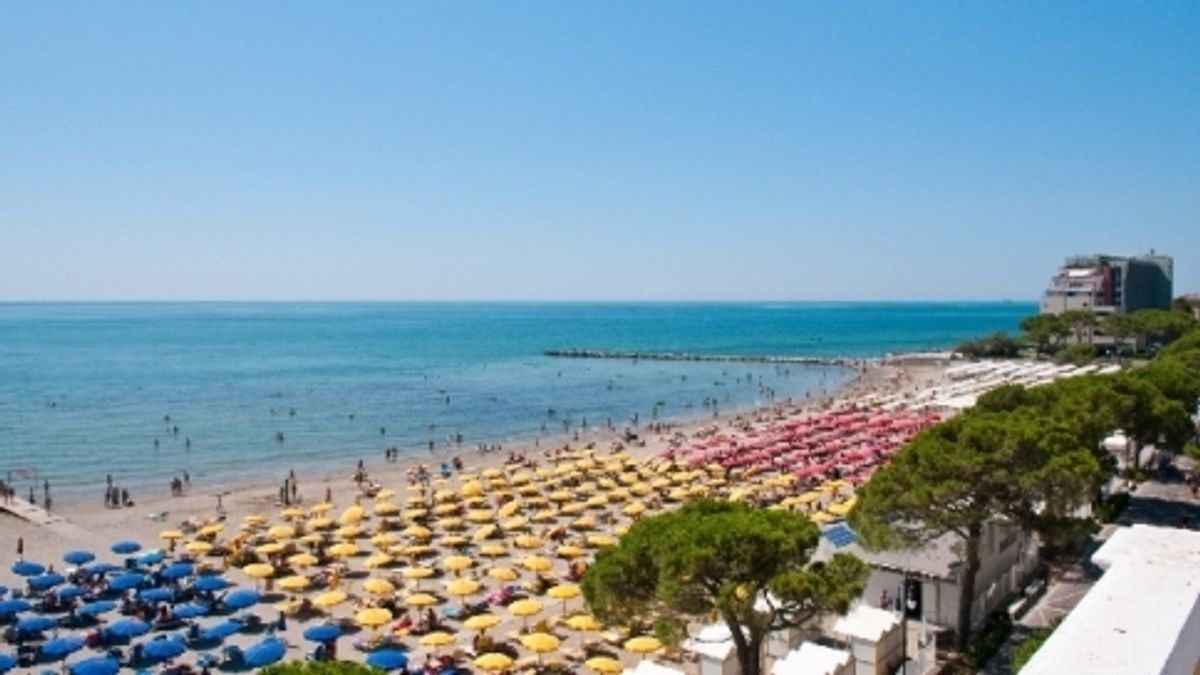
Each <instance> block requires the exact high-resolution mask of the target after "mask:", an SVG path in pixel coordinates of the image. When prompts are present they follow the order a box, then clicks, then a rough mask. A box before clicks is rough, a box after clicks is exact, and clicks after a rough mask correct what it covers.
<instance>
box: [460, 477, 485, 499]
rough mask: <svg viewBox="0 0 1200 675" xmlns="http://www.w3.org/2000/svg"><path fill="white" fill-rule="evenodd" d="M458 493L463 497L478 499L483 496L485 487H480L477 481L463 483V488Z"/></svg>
mask: <svg viewBox="0 0 1200 675" xmlns="http://www.w3.org/2000/svg"><path fill="white" fill-rule="evenodd" d="M458 493H459V494H461V495H462V496H463V497H478V496H479V495H482V494H483V485H480V484H479V483H478V482H477V481H471V482H469V483H463V486H462V487H461V488H459V490H458Z"/></svg>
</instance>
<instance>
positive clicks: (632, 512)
mask: <svg viewBox="0 0 1200 675" xmlns="http://www.w3.org/2000/svg"><path fill="white" fill-rule="evenodd" d="M621 512H622V513H624V514H625V515H627V516H630V517H633V516H640V515H642V514H643V513H645V512H646V505H645V504H643V503H641V502H630V503H629V504H626V505H625V508H623V509H621Z"/></svg>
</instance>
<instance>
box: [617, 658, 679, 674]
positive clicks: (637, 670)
mask: <svg viewBox="0 0 1200 675" xmlns="http://www.w3.org/2000/svg"><path fill="white" fill-rule="evenodd" d="M624 675H684V673H683V671H682V670H677V669H675V668H671V667H669V666H664V665H663V664H661V663H656V662H654V661H650V660H643V661H639V662H638V664H637V666H636V667H633V668H626V669H625V674H624Z"/></svg>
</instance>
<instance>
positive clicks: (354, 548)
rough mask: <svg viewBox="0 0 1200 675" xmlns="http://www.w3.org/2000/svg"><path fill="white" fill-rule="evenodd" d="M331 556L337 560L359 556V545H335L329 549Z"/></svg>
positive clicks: (346, 543) (348, 543)
mask: <svg viewBox="0 0 1200 675" xmlns="http://www.w3.org/2000/svg"><path fill="white" fill-rule="evenodd" d="M329 555H331V556H333V557H335V558H349V557H350V556H353V555H358V545H357V544H355V543H354V542H352V541H346V542H342V543H340V544H334V545H333V546H330V547H329Z"/></svg>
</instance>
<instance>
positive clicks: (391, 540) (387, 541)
mask: <svg viewBox="0 0 1200 675" xmlns="http://www.w3.org/2000/svg"><path fill="white" fill-rule="evenodd" d="M398 541H400V537H397V536H396V535H395V534H394V533H392V532H380V533H379V534H377V535H375V536H374V537H371V543H372V544H374V545H375V546H379V547H383V546H391V545H392V544H395V543H396V542H398Z"/></svg>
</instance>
